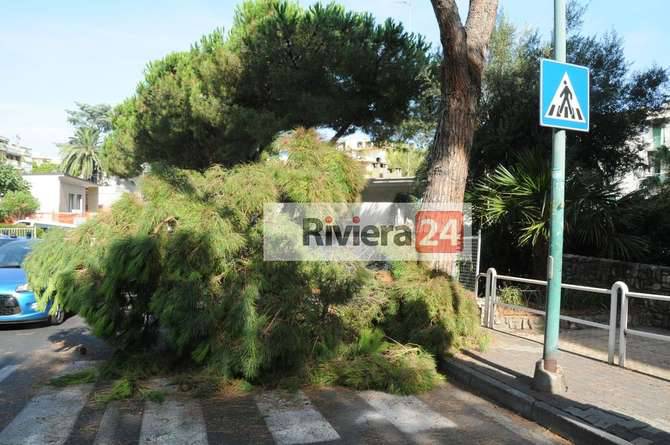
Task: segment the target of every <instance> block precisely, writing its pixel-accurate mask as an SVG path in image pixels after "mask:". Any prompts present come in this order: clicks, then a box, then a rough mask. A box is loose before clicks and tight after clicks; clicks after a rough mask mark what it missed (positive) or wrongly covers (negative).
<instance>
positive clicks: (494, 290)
mask: <svg viewBox="0 0 670 445" xmlns="http://www.w3.org/2000/svg"><path fill="white" fill-rule="evenodd" d="M484 277H485V278H486V285H485V286H486V288H485V292H484V298H485V299H484V310H483V322H482V324H483V325H484V326H486V327H488V328H490V329H493V328H494V320H495V312H496V307H497V306H500V307H506V308H510V309H517V310H521V311H525V312H530V313H533V314H537V315H542V316H545V311H541V310H538V309H533V308H529V307H526V306H519V305H516V304H509V303H503V302H501V301H499V298H498V280H501V281H509V282H513V283H523V284H534V285H538V286H545V287H546V285H547V282H546V281H544V280H533V279H530V278H521V277H513V276H509V275H498V273H497V272H496V270H495V269H494V268H490V269H488V270H487V271H486V273H485V274H484V273H481V274H479V275H477V281H476V283H475V295H477V291H478V288H479V279H480V278H484ZM561 288H562V289H570V290H577V291H581V292H590V293H595V294H602V295H609V296H610V315H609V322H608V323H607V324H604V323H597V322H595V321H591V320H583V319H580V318H575V317H569V316H567V315H561V316H560V319H561V320H565V321H569V322H572V323H575V324H581V325H585V326H590V327H592V328H597V329H604V330H607V331H608V341H607V362H608V363H609V364H610V365H613V364H614V354H615V352H616V335H617V332H616V331H617V310H618V306H617V303H618V298H619V294H620V295H621V319H620V323H619V366H621V367H622V368H625V367H626V336H627V335H637V336H639V337H645V338H651V339H654V340H660V341H666V342H670V336H669V335H661V334H655V333H652V332H645V331H640V330H636V329H630V328H628V303H629V300H630V299H631V298H642V299H650V300H658V301H667V302H670V296H665V295H656V294H645V293H641V292H631V291H630V290H629V289H628V286H627V285H626V283H624V282H623V281H617V282H615V283H614V284H613V285H612V287H610V288H609V289H605V288H600V287H592V286H580V285H577V284H567V283H563V284H561Z"/></svg>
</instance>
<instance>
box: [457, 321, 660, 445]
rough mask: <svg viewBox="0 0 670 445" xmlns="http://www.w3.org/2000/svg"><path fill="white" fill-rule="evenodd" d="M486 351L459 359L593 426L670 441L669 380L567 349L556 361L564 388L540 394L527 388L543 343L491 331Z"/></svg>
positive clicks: (646, 440)
mask: <svg viewBox="0 0 670 445" xmlns="http://www.w3.org/2000/svg"><path fill="white" fill-rule="evenodd" d="M489 332H490V335H491V339H492V341H491V345H490V347H489V348H488V349H487V350H486V351H485V352H483V353H482V352H478V351H463V353H462V354H459V356H458V358H459V359H462V360H464V361H465V363H467V364H468V365H469V366H472V367H475V368H476V369H477V370H479V371H481V372H484V373H486V374H489V375H490V376H492V377H494V378H496V379H498V380H501V381H503V382H505V383H507V384H509V385H510V386H513V387H514V388H516V389H518V390H521V391H522V392H525V393H528V394H530V395H532V396H533V397H535V398H537V399H540V400H543V401H545V402H547V403H549V404H551V405H552V406H554V407H557V408H559V409H561V410H563V411H564V412H567V413H569V414H570V415H572V416H574V417H577V418H579V419H581V420H583V421H585V422H587V423H589V424H591V425H592V426H594V427H596V428H599V429H601V430H605V431H607V432H609V433H611V434H614V435H616V436H618V437H620V438H622V439H625V440H627V441H630V442H632V443H636V444H655V445H656V444H670V382H669V381H666V380H664V379H661V378H657V377H653V376H649V375H645V374H641V373H639V372H634V371H631V370H626V369H622V368H619V367H617V366H610V365H608V364H607V363H603V362H602V361H599V360H594V359H590V358H587V357H584V356H582V355H577V354H573V353H569V352H565V351H561V352H560V358H559V363H560V365H561V366H562V367H563V369H564V371H565V375H566V378H567V383H568V392H567V393H565V394H563V395H561V396H551V395H546V394H539V393H536V392H534V391H533V390H532V389H531V388H530V382H531V379H532V376H533V370H534V367H535V362H536V361H537V360H538V359H539V358H540V357H541V356H542V344H541V343H539V342H535V341H532V340H528V339H525V338H521V337H518V336H515V335H510V334H506V333H502V332H497V331H489Z"/></svg>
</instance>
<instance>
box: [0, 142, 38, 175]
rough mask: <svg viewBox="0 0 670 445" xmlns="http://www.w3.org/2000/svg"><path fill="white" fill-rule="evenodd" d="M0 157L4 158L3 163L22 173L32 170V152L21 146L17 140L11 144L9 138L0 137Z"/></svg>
mask: <svg viewBox="0 0 670 445" xmlns="http://www.w3.org/2000/svg"><path fill="white" fill-rule="evenodd" d="M17 139H18V137H17ZM0 156H2V157H4V159H5V161H4V162H5V163H7V164H9V165H12V166H14V167H16V168H18V169H20V170H23V171H24V172H30V171H31V170H32V168H33V159H32V150H31V149H30V147H26V146H23V145H21V142H20V141H19V140H17V141H16V142H11V141H10V140H9V138H7V137H4V136H0Z"/></svg>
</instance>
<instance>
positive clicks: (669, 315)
mask: <svg viewBox="0 0 670 445" xmlns="http://www.w3.org/2000/svg"><path fill="white" fill-rule="evenodd" d="M616 281H623V282H625V283H626V284H627V285H628V288H629V289H630V290H631V291H638V292H646V293H652V294H662V295H670V267H665V266H657V265H653V264H643V263H628V262H624V261H616V260H609V259H604V258H593V257H586V256H579V255H564V256H563V282H564V283H570V284H579V285H583V286H595V287H604V288H610V287H611V286H612V284H614V282H616ZM607 304H608V305H609V303H607ZM630 315H631V320H630V322H631V324H634V325H643V326H652V327H659V328H665V329H670V303H667V302H660V301H654V300H640V299H637V298H635V299H632V302H631V305H630Z"/></svg>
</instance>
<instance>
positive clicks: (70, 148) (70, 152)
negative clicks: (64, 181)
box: [59, 127, 102, 182]
mask: <svg viewBox="0 0 670 445" xmlns="http://www.w3.org/2000/svg"><path fill="white" fill-rule="evenodd" d="M59 147H60V150H61V157H62V161H61V169H62V170H63V173H65V174H68V175H70V176H77V177H80V178H82V179H86V180H88V181H92V182H97V175H99V174H101V173H102V164H101V161H100V154H99V149H100V132H99V131H98V130H97V129H96V128H93V127H79V128H78V129H77V131H76V133H75V135H74V136H73V137H71V138H70V141H69V142H68V143H67V144H60V145H59Z"/></svg>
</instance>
